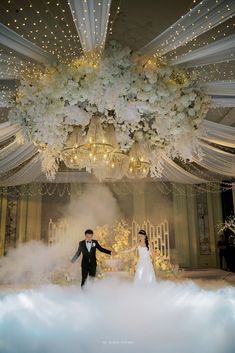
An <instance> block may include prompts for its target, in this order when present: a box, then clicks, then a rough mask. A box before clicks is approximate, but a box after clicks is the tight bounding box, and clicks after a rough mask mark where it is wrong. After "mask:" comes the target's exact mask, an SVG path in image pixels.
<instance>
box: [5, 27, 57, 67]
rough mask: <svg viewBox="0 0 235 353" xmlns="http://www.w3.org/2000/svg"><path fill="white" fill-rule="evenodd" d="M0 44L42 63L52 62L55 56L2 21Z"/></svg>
mask: <svg viewBox="0 0 235 353" xmlns="http://www.w3.org/2000/svg"><path fill="white" fill-rule="evenodd" d="M0 44H2V45H4V46H6V47H7V48H10V49H12V50H14V51H16V52H17V53H19V54H21V55H24V56H26V57H28V58H30V59H33V60H35V61H37V62H39V63H42V64H50V63H52V62H53V61H55V59H54V57H53V56H52V55H51V54H50V53H47V52H46V51H45V50H43V49H42V48H40V47H38V46H37V45H35V44H34V43H32V42H30V41H29V40H27V39H25V38H23V37H22V36H21V35H19V34H18V33H16V32H14V31H13V30H12V29H10V28H8V27H6V26H4V25H3V24H2V23H0Z"/></svg>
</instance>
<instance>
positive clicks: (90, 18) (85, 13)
mask: <svg viewBox="0 0 235 353" xmlns="http://www.w3.org/2000/svg"><path fill="white" fill-rule="evenodd" d="M110 5H111V0H102V1H97V0H89V1H80V0H69V6H70V8H71V12H72V15H73V18H74V23H75V26H76V29H77V32H78V35H79V39H80V42H81V45H82V48H83V51H84V52H85V53H86V52H91V51H94V50H96V49H103V47H104V45H105V39H106V34H107V29H108V27H107V26H108V18H109V11H110Z"/></svg>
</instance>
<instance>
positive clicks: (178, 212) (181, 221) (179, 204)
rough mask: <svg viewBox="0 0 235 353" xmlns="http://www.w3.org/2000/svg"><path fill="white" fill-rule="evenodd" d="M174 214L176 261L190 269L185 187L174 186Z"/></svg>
mask: <svg viewBox="0 0 235 353" xmlns="http://www.w3.org/2000/svg"><path fill="white" fill-rule="evenodd" d="M173 213H174V229H175V248H176V254H175V261H176V262H177V263H178V264H179V265H180V266H181V267H190V266H191V263H190V242H189V225H188V205H187V190H186V187H185V186H184V185H181V184H173Z"/></svg>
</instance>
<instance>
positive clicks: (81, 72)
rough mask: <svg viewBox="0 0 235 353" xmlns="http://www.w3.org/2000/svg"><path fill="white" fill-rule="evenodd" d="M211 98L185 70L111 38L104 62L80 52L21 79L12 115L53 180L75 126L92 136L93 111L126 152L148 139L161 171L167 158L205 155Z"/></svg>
mask: <svg viewBox="0 0 235 353" xmlns="http://www.w3.org/2000/svg"><path fill="white" fill-rule="evenodd" d="M209 104H210V103H209V98H208V96H207V95H206V94H205V93H204V91H203V90H202V89H200V88H199V87H198V86H197V84H196V82H195V81H194V80H193V78H192V77H189V76H188V75H187V73H186V72H185V71H184V70H183V69H180V68H177V67H175V66H169V65H168V64H167V63H164V62H162V61H161V60H160V59H158V58H154V57H151V58H147V57H146V56H143V55H141V54H140V53H138V52H132V51H131V50H130V49H129V48H126V47H125V48H124V47H122V46H121V45H119V44H118V43H116V42H110V44H109V46H108V47H107V49H106V50H105V51H104V53H103V56H102V58H101V60H100V61H99V62H96V61H94V60H93V59H92V58H89V57H87V56H86V57H81V58H78V59H77V60H74V61H73V62H71V63H70V64H68V65H65V64H58V65H55V66H52V67H47V68H46V69H45V70H44V71H41V72H39V74H38V75H37V77H32V78H31V79H28V78H27V79H26V78H25V79H22V81H21V85H20V87H19V90H18V94H17V97H16V101H15V103H14V105H13V107H12V109H11V111H10V120H11V121H13V122H17V123H19V124H20V125H21V127H22V131H23V135H24V138H25V140H30V141H33V142H34V143H35V144H36V145H37V146H38V148H39V150H40V151H41V153H42V167H43V171H44V172H45V173H46V174H47V176H48V177H50V178H53V177H54V176H55V173H56V171H57V170H58V165H59V162H60V160H61V159H63V158H62V151H63V149H64V148H65V146H66V141H67V139H68V136H69V134H70V133H71V132H72V131H73V128H74V126H80V127H81V128H82V131H83V135H86V133H87V128H88V126H89V123H90V121H91V118H92V116H93V115H94V114H99V115H100V117H101V123H102V126H103V127H104V129H106V128H107V127H108V126H109V125H112V126H113V127H114V130H115V138H116V140H117V143H118V146H119V148H120V151H121V152H124V153H128V151H130V150H131V147H132V145H133V143H134V142H135V141H139V142H141V144H142V147H143V149H144V153H143V156H144V160H145V161H146V162H149V163H150V173H151V176H153V177H155V176H160V175H161V171H162V163H163V158H172V159H173V158H176V157H180V158H181V159H182V160H184V161H186V160H189V161H190V160H192V156H193V155H194V154H197V155H199V156H200V153H201V152H200V149H199V147H198V143H197V142H198V136H199V135H198V127H199V125H200V123H201V121H202V119H203V118H204V116H205V115H206V113H207V110H208V108H209ZM87 169H89V168H87Z"/></svg>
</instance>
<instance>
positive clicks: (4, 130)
mask: <svg viewBox="0 0 235 353" xmlns="http://www.w3.org/2000/svg"><path fill="white" fill-rule="evenodd" d="M19 130H20V126H19V125H17V124H14V125H11V124H10V122H9V121H7V122H5V123H2V124H0V143H1V142H4V141H6V140H8V139H9V138H10V137H12V136H15V134H16V133H17V132H18V131H19Z"/></svg>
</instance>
